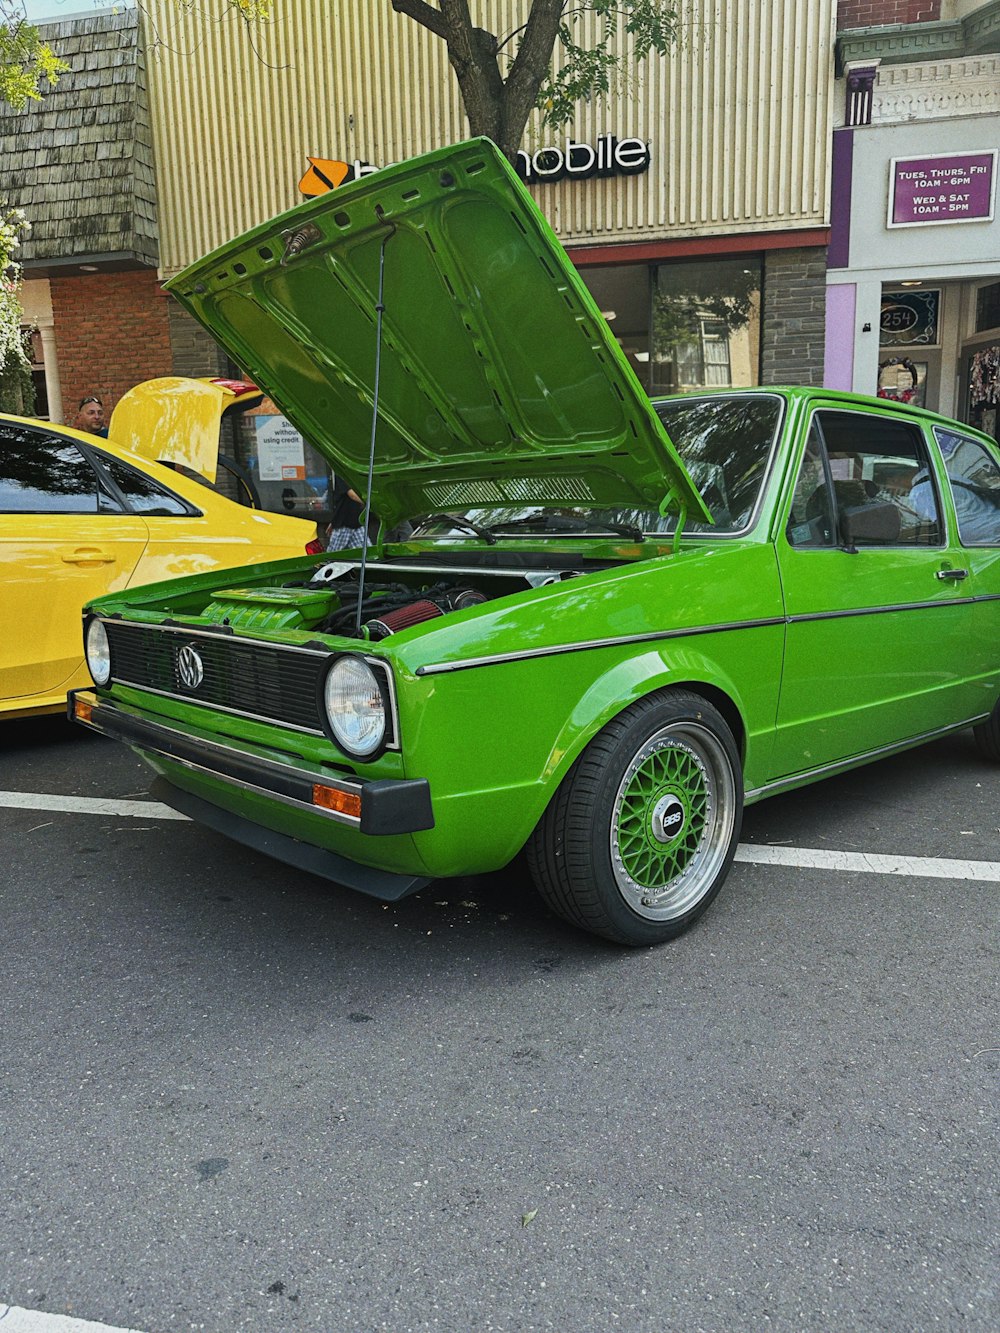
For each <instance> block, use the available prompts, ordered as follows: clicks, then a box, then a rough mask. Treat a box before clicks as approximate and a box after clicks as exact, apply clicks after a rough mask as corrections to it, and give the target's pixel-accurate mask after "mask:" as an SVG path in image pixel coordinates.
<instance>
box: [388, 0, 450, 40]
mask: <svg viewBox="0 0 1000 1333" xmlns="http://www.w3.org/2000/svg"><path fill="white" fill-rule="evenodd" d="M391 3H392V7H393V9H394V10H395V11H396V13H397V14H405V15H406V16H407V18H411V19H415V20H416V22H417V23H419V24H420V26H421V27H422V28H426V29H427V30H428V31H429V32H432V33H434V35H435V37H443V38H445V40H447V37H448V29H447V26H446V25H445V21H444V16H443V15H442V13H441V11H440V9H435V8H434V6H433V5H429V4H427V2H426V0H391Z"/></svg>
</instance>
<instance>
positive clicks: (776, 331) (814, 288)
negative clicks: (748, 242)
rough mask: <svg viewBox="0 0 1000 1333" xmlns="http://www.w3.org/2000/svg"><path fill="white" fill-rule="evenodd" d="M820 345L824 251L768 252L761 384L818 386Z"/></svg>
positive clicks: (823, 319) (823, 323)
mask: <svg viewBox="0 0 1000 1333" xmlns="http://www.w3.org/2000/svg"><path fill="white" fill-rule="evenodd" d="M825 340H826V251H825V250H815V249H809V250H769V251H767V253H766V255H765V259H764V320H763V346H762V349H761V383H762V384H815V385H821V384H822V383H823V358H824V350H825Z"/></svg>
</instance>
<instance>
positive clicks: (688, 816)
mask: <svg viewBox="0 0 1000 1333" xmlns="http://www.w3.org/2000/svg"><path fill="white" fill-rule="evenodd" d="M742 816H743V782H742V774H741V767H740V761H739V755H738V753H737V749H736V744H735V742H734V740H733V736H732V733H731V731H730V730H729V727H728V726H727V725H726V723H725V720H724V719H723V717H722V715H721V714H720V713H719V712H718V711H717V710H716V709H715V708H713V707H712V705H711V704H709V703H708V702H707V701H706V700H704V699H702V698H701V697H700V696H699V695H696V694H692V693H690V692H689V691H686V690H669V691H664V692H663V693H661V694H656V695H651V696H650V697H649V698H647V699H642V700H640V701H639V702H638V703H635V704H633V705H632V706H631V707H630V708H628V709H626V710H625V712H624V713H622V714H621V715H620V716H619V717H617V718H615V719H614V720H613V721H611V722H610V723H609V724H608V725H607V726H606V727H605V728H604V730H603V731H601V732H600V733H599V734H598V735H597V736H595V737H594V739H593V740H592V741H591V743H590V744H589V745H588V746H587V748H586V750H584V752H583V754H582V755H581V756H580V758H579V759H578V760H577V761H576V763H575V764H574V765H573V767H572V768H571V769H570V771H569V773H567V775H566V777H565V778H564V780H563V782H562V784H561V785H560V787H559V790H558V791H557V792H556V795H555V797H554V798H553V800H552V801H551V802H550V804H549V807H548V809H547V810H546V812H545V814H544V815H543V816H542V819H541V821H540V822H539V824H538V827H537V828H536V829H535V832H534V833H533V835H532V838H531V841H530V842H529V844H528V861H529V865H530V867H531V871H532V875H533V877H534V880H535V883H536V885H537V886H538V890H539V892H540V893H541V895H542V897H543V898H544V899H545V901H546V902H547V903H548V905H549V906H550V907H551V908H552V909H553V911H555V912H558V913H559V915H560V916H563V917H565V918H566V920H568V921H571V922H572V923H573V924H574V925H577V926H581V927H582V928H583V929H584V930H589V931H591V932H593V933H594V934H596V935H603V936H604V937H605V938H606V939H610V940H614V941H616V942H617V943H620V944H632V945H644V944H659V943H661V942H662V941H663V940H668V939H672V938H674V937H675V936H677V935H680V934H681V933H682V932H683V931H685V930H686V929H687V928H688V927H689V926H690V925H692V924H693V923H694V922H695V921H696V920H697V919H698V917H699V916H701V914H702V912H704V911H705V909H706V908H707V907H708V905H709V903H710V902H711V901H712V899H713V898H714V897H715V895H716V894H717V893H718V891H719V889H720V888H721V887H722V883H723V881H724V879H725V878H726V875H727V874H728V873H729V867H730V865H731V864H732V860H733V855H734V853H735V851H736V841H737V838H738V837H739V830H740V823H741V820H742Z"/></svg>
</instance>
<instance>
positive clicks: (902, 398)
mask: <svg viewBox="0 0 1000 1333" xmlns="http://www.w3.org/2000/svg"><path fill="white" fill-rule="evenodd" d="M926 394H927V362H926V361H911V360H910V358H909V357H908V356H890V357H888V358H887V360H885V361H880V362H879V367H878V396H879V397H880V398H891V399H892V401H893V402H894V403H912V404H913V406H914V407H924V406H925V405H926V402H925V400H926Z"/></svg>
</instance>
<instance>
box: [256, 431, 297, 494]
mask: <svg viewBox="0 0 1000 1333" xmlns="http://www.w3.org/2000/svg"><path fill="white" fill-rule="evenodd" d="M252 420H253V425H254V430H255V431H256V433H257V457H258V460H259V462H258V468H259V476H260V479H261V481H304V480H305V475H306V456H305V441H304V440H303V438H302V436H301V435H300V434H299V432H298V431H297V430H296V429H295V427H294V426H293V425H292V423H291V422H290V421H286V420H285V418H284V417H264V416H261V417H253V418H252Z"/></svg>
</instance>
